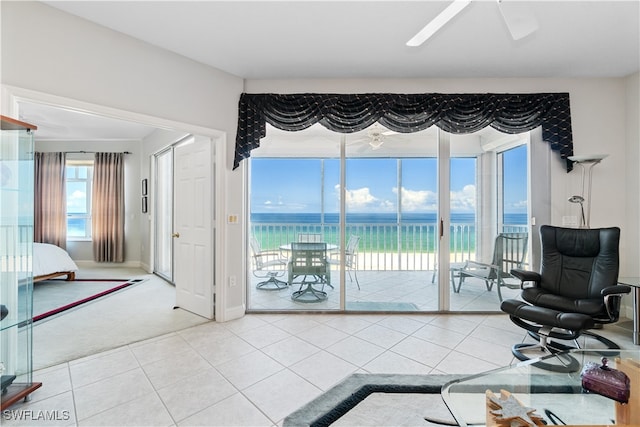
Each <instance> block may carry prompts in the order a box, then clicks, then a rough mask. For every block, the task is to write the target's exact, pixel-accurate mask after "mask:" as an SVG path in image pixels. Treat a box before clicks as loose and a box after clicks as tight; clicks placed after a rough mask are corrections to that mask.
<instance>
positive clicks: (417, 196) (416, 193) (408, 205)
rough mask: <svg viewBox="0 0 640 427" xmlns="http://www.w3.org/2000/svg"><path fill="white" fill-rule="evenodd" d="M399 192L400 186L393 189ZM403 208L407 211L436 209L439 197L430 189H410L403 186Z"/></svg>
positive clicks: (396, 192)
mask: <svg viewBox="0 0 640 427" xmlns="http://www.w3.org/2000/svg"><path fill="white" fill-rule="evenodd" d="M392 191H393V192H394V193H395V194H398V188H397V187H396V188H394V189H393V190H392ZM401 196H402V210H403V211H405V212H414V211H427V210H436V208H437V206H438V197H437V195H436V193H434V192H433V191H429V190H409V189H408V188H405V187H402V193H401Z"/></svg>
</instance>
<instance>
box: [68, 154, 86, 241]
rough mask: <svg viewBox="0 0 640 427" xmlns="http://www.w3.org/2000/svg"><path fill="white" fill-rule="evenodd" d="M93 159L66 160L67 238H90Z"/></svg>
mask: <svg viewBox="0 0 640 427" xmlns="http://www.w3.org/2000/svg"><path fill="white" fill-rule="evenodd" d="M92 181H93V160H67V183H66V185H67V238H68V239H69V240H86V239H91V186H92Z"/></svg>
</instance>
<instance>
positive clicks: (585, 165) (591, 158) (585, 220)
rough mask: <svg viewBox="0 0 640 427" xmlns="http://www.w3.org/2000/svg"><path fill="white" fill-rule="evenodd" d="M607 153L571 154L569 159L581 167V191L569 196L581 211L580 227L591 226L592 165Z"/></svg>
mask: <svg viewBox="0 0 640 427" xmlns="http://www.w3.org/2000/svg"><path fill="white" fill-rule="evenodd" d="M607 156H608V154H590V155H585V156H571V157H569V160H571V161H573V162H574V163H576V164H577V165H579V166H580V167H581V168H582V191H581V193H580V195H575V196H571V197H569V202H571V203H579V204H580V211H581V213H582V220H581V221H580V228H591V227H590V221H591V182H592V173H593V167H594V166H595V165H597V164H598V163H600V162H601V161H602V159H604V158H605V157H607ZM585 176H586V177H587V178H588V181H587V196H586V198H585ZM585 201H586V202H587V213H586V215H585V209H584V202H585Z"/></svg>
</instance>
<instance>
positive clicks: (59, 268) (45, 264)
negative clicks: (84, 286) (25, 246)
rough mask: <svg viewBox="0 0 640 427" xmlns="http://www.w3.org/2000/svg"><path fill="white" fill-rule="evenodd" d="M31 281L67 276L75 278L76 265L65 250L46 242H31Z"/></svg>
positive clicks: (69, 278) (70, 278) (68, 278)
mask: <svg viewBox="0 0 640 427" xmlns="http://www.w3.org/2000/svg"><path fill="white" fill-rule="evenodd" d="M32 267H33V281H34V282H40V281H42V280H48V279H52V278H54V277H58V276H67V280H75V278H76V271H78V266H77V265H76V263H75V262H74V261H73V260H72V259H71V257H70V256H69V254H68V253H67V251H65V250H64V249H62V248H60V247H58V246H56V245H51V244H48V243H34V244H33V266H32Z"/></svg>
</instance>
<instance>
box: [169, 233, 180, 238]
mask: <svg viewBox="0 0 640 427" xmlns="http://www.w3.org/2000/svg"><path fill="white" fill-rule="evenodd" d="M171 237H176V238H177V237H180V233H173V234H172V235H171Z"/></svg>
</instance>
